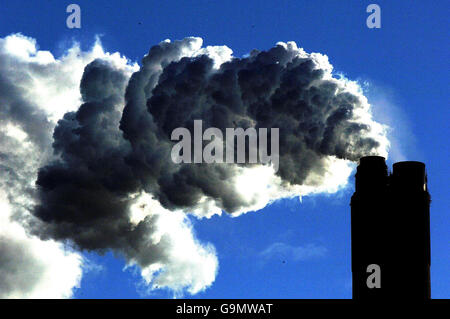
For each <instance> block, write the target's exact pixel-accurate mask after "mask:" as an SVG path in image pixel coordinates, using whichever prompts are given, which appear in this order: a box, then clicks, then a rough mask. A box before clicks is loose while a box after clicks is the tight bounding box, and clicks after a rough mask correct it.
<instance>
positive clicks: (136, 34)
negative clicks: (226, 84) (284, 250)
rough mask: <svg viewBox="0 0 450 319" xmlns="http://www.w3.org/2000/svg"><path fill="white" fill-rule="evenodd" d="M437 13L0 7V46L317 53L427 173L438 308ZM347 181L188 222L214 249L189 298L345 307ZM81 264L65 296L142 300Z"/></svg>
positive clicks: (443, 209) (267, 5) (344, 8)
mask: <svg viewBox="0 0 450 319" xmlns="http://www.w3.org/2000/svg"><path fill="white" fill-rule="evenodd" d="M70 3H77V4H79V5H80V6H81V10H82V28H81V29H80V30H76V29H72V30H71V29H68V28H66V26H65V20H66V18H67V14H66V13H65V9H66V6H67V5H68V4H70ZM370 3H377V4H379V5H380V7H381V18H382V28H381V29H377V30H374V29H368V28H367V27H366V24H365V21H366V17H367V16H368V14H367V13H366V7H367V5H368V4H370ZM449 14H450V4H449V2H448V1H406V0H405V1H381V0H378V1H376V2H375V1H361V0H350V1H335V0H320V1H300V0H296V1H256V0H247V1H227V0H224V1H212V0H208V1H206V0H201V1H187V0H185V1H171V0H164V1H113V0H96V1H86V0H85V1H81V0H78V1H75V0H74V1H60V0H45V1H25V0H15V1H10V0H8V1H2V3H1V4H0V36H1V37H4V36H6V35H8V34H10V33H14V32H21V33H23V34H24V35H27V36H31V37H33V38H36V39H37V41H38V43H39V45H40V48H41V49H44V50H50V51H52V52H54V53H56V54H58V53H59V54H61V53H62V51H61V50H62V49H61V48H63V47H65V45H64V44H65V43H68V42H70V41H71V40H72V39H76V40H78V41H80V42H81V43H82V45H83V46H84V47H85V48H88V47H89V46H91V45H92V43H93V41H94V37H95V35H96V34H101V35H102V42H103V45H104V47H105V48H106V49H107V50H108V51H109V52H115V51H119V52H121V53H122V54H124V55H126V56H127V57H128V58H130V59H131V60H135V61H139V62H140V59H141V58H142V56H143V55H144V54H145V53H147V52H148V49H149V48H150V46H152V45H153V44H156V43H158V42H160V41H161V40H164V39H166V38H170V39H172V40H174V39H182V38H184V37H186V36H200V37H202V38H203V39H204V44H205V45H227V46H228V47H230V48H232V49H233V51H234V55H235V56H242V55H243V54H245V53H248V52H249V51H250V50H252V49H254V48H258V49H268V48H270V47H271V46H273V45H274V44H275V43H276V42H278V41H291V40H292V41H295V42H296V43H297V44H298V46H300V47H303V48H304V49H305V51H307V52H321V53H324V54H327V55H328V56H329V58H330V62H331V63H332V64H333V65H334V67H335V70H336V71H338V72H342V73H344V74H345V75H346V76H347V77H348V78H350V79H353V80H355V79H358V80H361V81H368V82H369V83H371V84H372V86H371V89H370V90H369V91H368V93H367V95H368V97H369V102H372V103H373V104H374V108H375V109H374V112H375V115H376V116H379V117H380V118H382V117H383V116H384V117H385V116H386V113H387V114H391V113H390V110H389V108H388V109H387V110H386V109H383V110H382V109H381V106H380V109H377V104H376V102H380V101H381V100H383V101H385V102H386V101H387V102H388V103H387V104H392V105H394V106H395V111H394V109H393V111H392V114H391V119H390V120H389V121H390V122H391V123H390V124H391V125H392V126H393V127H394V128H396V135H397V143H398V145H397V146H398V147H400V148H402V151H403V153H404V155H405V156H406V157H407V158H408V159H409V160H419V161H424V162H425V163H426V165H427V171H428V180H429V189H430V192H431V196H432V205H431V236H432V237H431V239H432V262H431V276H432V278H431V279H432V296H433V297H434V298H448V297H450V276H449V275H448V274H449V270H450V269H449V265H450V245H449V244H450V234H449V229H450V220H449V214H448V213H449V211H448V208H449V197H448V179H449V169H448V159H449V148H448V136H449V134H450V130H449V125H448V123H449V112H448V109H449V104H448V102H449V94H448V84H449V83H448V72H449V69H450V68H449V61H450V59H449V44H448V43H449V42H448V39H449V31H448V16H449ZM139 23H140V24H139ZM383 114H384V115H383ZM393 114H394V115H395V117H394V116H392V115H393ZM397 116H398V118H400V119H401V121H397ZM392 117H394V118H393V119H392ZM400 122H401V123H400ZM390 163H392V162H390ZM352 183H353V181H351V183H350V184H349V187H348V188H347V189H346V190H344V191H341V192H339V193H338V194H335V195H331V196H324V195H320V196H314V197H305V198H304V199H303V203H301V204H300V203H299V202H298V200H297V199H296V200H283V201H280V202H278V203H276V204H273V205H271V206H269V207H266V208H265V209H263V210H262V211H260V212H257V213H250V214H246V215H245V216H242V217H240V218H234V219H232V218H229V217H226V216H222V217H218V216H216V217H213V218H212V219H210V220H193V223H194V225H195V229H196V232H197V236H198V238H199V239H200V240H201V241H203V242H205V241H209V242H212V243H213V244H214V245H215V247H216V249H217V252H218V257H219V262H220V269H219V273H218V276H217V278H216V281H215V283H214V284H213V286H212V287H210V288H209V289H207V290H206V291H204V292H202V293H199V294H198V295H196V296H194V298H230V297H232V298H351V271H350V207H349V202H350V196H351V194H352V191H353V190H352V189H353V185H352ZM275 242H283V243H285V244H286V245H290V246H293V247H297V246H305V245H315V246H317V247H322V248H324V249H325V251H324V252H323V253H322V254H318V255H317V256H313V257H311V258H306V259H305V260H302V259H301V258H300V260H298V259H297V260H296V259H295V258H294V257H293V255H288V256H283V257H280V258H272V259H270V260H262V259H261V257H260V256H259V254H260V252H261V251H263V250H264V249H265V248H267V247H268V246H270V245H271V244H273V243H275ZM87 256H88V257H89V258H90V259H91V260H92V261H93V262H95V263H97V264H100V265H103V270H101V271H91V272H88V273H87V274H85V276H84V277H83V280H82V285H81V288H80V289H78V290H77V291H76V293H75V297H80V298H87V297H94V298H139V297H142V296H141V295H140V294H139V293H138V291H139V289H136V283H137V282H138V277H137V275H134V274H133V273H132V272H131V271H125V272H124V271H123V270H122V268H123V266H124V263H123V261H122V260H121V259H117V258H115V257H114V256H113V255H112V254H107V255H106V256H98V255H95V254H88V255H87ZM283 261H285V263H283ZM170 296H171V295H170V294H169V293H168V292H156V293H154V294H152V295H150V296H146V297H150V298H152V297H170Z"/></svg>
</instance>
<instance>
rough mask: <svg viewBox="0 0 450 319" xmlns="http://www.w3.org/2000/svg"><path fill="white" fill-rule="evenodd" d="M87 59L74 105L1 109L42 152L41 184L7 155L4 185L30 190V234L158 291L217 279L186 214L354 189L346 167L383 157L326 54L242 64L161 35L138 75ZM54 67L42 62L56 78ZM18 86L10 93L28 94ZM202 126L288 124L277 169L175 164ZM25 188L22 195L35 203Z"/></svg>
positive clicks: (287, 46) (103, 58) (23, 104)
mask: <svg viewBox="0 0 450 319" xmlns="http://www.w3.org/2000/svg"><path fill="white" fill-rule="evenodd" d="M16 37H17V36H16ZM21 39H22V41H24V42H27V43H28V42H29V41H30V40H29V39H24V38H21ZM98 50H100V49H99V48H97V51H98ZM39 52H41V51H39ZM93 52H95V50H93ZM40 54H41V55H43V53H40ZM34 55H35V56H38V55H37V54H36V53H34ZM83 56H84V57H86V60H87V56H88V54H86V53H83ZM89 57H90V58H91V59H90V60H89V61H86V60H84V62H86V63H85V64H82V67H83V68H84V71H83V74H82V76H80V78H81V79H80V82H79V83H80V84H79V96H77V97H78V98H80V99H81V103H80V106H79V107H78V108H74V107H70V108H67V105H68V104H70V103H68V102H65V101H64V98H63V96H61V100H60V103H62V104H65V105H66V107H65V110H70V111H69V112H66V113H65V114H64V115H62V112H59V113H56V111H55V112H54V113H53V117H51V116H50V114H49V113H48V112H47V113H46V112H43V113H39V112H37V108H36V107H35V106H33V105H29V102H28V101H21V100H20V99H18V98H17V100H15V101H14V103H16V104H20V106H17V107H15V106H14V105H15V104H14V105H13V104H12V102H11V103H9V104H6V107H4V106H3V104H2V105H0V114H2V115H3V114H5V118H6V119H7V123H13V124H14V125H15V127H18V130H20V133H21V134H22V135H23V140H22V141H21V143H22V144H24V143H30V145H33V146H34V147H37V148H41V149H43V150H45V153H44V152H42V153H43V154H46V155H45V156H41V158H40V159H39V161H38V162H36V163H39V165H40V166H41V167H40V168H39V169H38V168H37V166H36V167H33V168H32V169H31V171H30V173H29V174H28V175H27V176H34V177H35V178H34V180H35V185H32V184H31V183H29V181H28V182H27V183H28V184H27V183H25V182H24V181H21V180H19V177H17V178H15V177H12V176H14V174H16V171H17V168H16V167H14V165H13V164H11V163H12V162H14V161H11V163H10V162H9V160H8V159H9V155H6V157H5V155H4V153H0V160H1V161H2V163H4V162H5V161H6V163H9V164H8V165H7V166H6V170H5V171H8V172H9V173H8V174H9V175H8V176H9V177H7V178H3V176H2V179H3V183H8V185H9V184H11V185H16V184H17V185H21V188H20V190H17V192H16V193H15V194H10V196H9V197H10V198H11V199H10V202H11V203H12V204H13V205H14V206H15V207H20V208H21V209H17V211H20V212H22V213H17V216H18V217H16V219H17V220H19V221H20V222H21V223H22V224H24V225H26V229H27V230H29V232H30V233H31V234H32V235H30V236H38V237H39V238H41V239H42V240H56V241H64V242H69V243H73V244H74V245H75V247H76V248H78V249H81V250H93V251H97V252H106V251H108V250H113V251H115V252H117V253H120V254H121V255H123V256H125V258H126V259H127V261H128V264H129V265H136V266H138V267H140V269H141V274H142V276H143V278H144V279H145V281H146V282H147V284H148V285H149V286H150V288H152V289H156V288H170V289H172V290H173V291H175V292H177V293H181V292H183V291H184V290H187V291H188V292H190V293H196V292H198V291H201V290H203V289H205V288H206V287H208V286H209V285H211V284H212V282H213V281H214V279H215V275H216V273H217V270H218V261H217V257H216V252H215V250H214V247H213V246H212V245H211V244H202V243H200V242H199V241H198V240H197V239H196V238H195V236H194V233H193V230H192V226H191V225H190V223H189V219H187V214H193V215H194V216H196V217H198V218H202V217H210V216H211V215H213V214H221V213H222V212H226V213H230V214H233V216H238V215H239V214H242V213H245V212H249V211H253V210H258V209H261V208H263V207H264V206H266V205H267V204H268V203H270V202H271V201H273V200H276V199H279V198H283V197H293V196H302V195H307V194H311V193H318V192H335V191H337V190H338V189H339V188H340V187H343V186H345V185H346V183H347V179H348V177H349V174H350V173H351V170H352V166H351V161H355V160H357V159H358V158H359V157H361V156H364V155H369V154H381V155H385V153H386V151H387V147H388V142H387V139H386V137H385V134H384V128H383V126H382V125H380V124H379V123H376V122H374V121H373V120H372V118H371V114H370V105H369V104H368V102H367V99H366V98H365V97H364V96H363V94H362V93H361V90H360V89H359V86H358V85H357V84H356V83H355V82H351V81H349V80H346V79H344V78H335V77H333V74H332V66H331V65H330V64H329V62H328V59H327V57H326V56H324V55H321V54H318V53H312V54H308V53H306V52H305V51H303V50H302V49H299V48H297V46H296V44H295V43H293V42H288V43H278V44H277V45H276V46H275V47H274V48H272V49H270V50H268V51H256V50H255V51H252V52H251V53H250V54H249V55H248V56H246V57H243V58H235V57H233V56H232V51H231V50H230V49H229V48H227V47H225V46H214V47H206V48H204V47H202V40H201V39H199V38H186V39H184V40H181V41H175V42H170V41H168V40H166V41H164V42H161V43H160V44H158V45H156V46H154V47H152V48H151V49H150V51H149V53H148V54H147V55H146V56H145V57H144V58H143V60H142V66H141V67H140V68H139V70H136V67H133V66H131V65H129V64H127V61H126V60H124V59H123V58H120V57H119V56H115V55H109V54H105V53H103V51H101V54H94V53H90V55H89ZM15 58H16V59H19V58H18V57H15ZM57 62H59V64H64V61H57ZM52 63H53V62H49V63H47V64H45V63H38V65H37V66H33V67H35V68H37V69H38V68H41V69H42V72H43V73H46V74H49V76H50V74H52V73H51V72H52V68H54V66H53V64H55V63H53V64H52ZM132 71H135V72H134V73H133V74H132V75H131V73H132ZM54 73H55V72H53V74H54ZM0 74H1V73H0ZM7 74H14V73H13V71H12V70H9V73H7ZM58 74H59V73H58ZM130 75H131V76H130ZM52 76H55V75H52ZM61 76H62V75H61ZM45 79H46V77H44V76H43V79H42V82H43V81H44V80H45ZM4 82H5V81H4V80H1V83H0V96H1V97H3V96H6V97H8V96H9V95H10V94H13V93H14V92H15V91H14V90H12V89H10V88H9V87H8V85H11V83H13V82H14V81H12V80H9V82H6V84H4ZM41 85H43V84H41ZM71 88H72V89H73V86H72V87H71ZM15 89H16V90H17V93H15V95H14V96H17V97H20V98H22V99H23V97H24V96H26V95H25V94H22V93H21V91H20V87H17V88H15ZM11 92H13V93H11ZM77 92H78V91H77ZM61 108H63V106H61ZM58 110H60V109H58ZM55 114H57V115H60V116H59V117H58V116H57V115H55ZM56 119H59V121H58V122H57V124H56V125H55V123H54V120H56ZM194 120H202V121H203V127H204V128H208V127H216V128H219V129H221V130H222V131H225V129H226V128H238V127H241V128H244V129H245V128H249V127H253V128H256V129H258V128H269V129H270V128H279V156H280V157H279V169H278V170H275V169H274V168H273V166H271V165H262V164H252V165H248V164H228V163H213V164H206V163H202V164H188V163H180V164H176V163H174V162H173V161H172V159H171V150H172V147H173V145H174V144H175V143H176V141H172V140H171V133H172V131H173V130H174V129H175V128H177V127H186V128H188V129H191V130H192V128H193V123H194ZM8 125H9V124H8ZM53 128H54V130H53ZM52 133H53V136H51V134H52ZM49 141H52V144H51V146H50V143H51V142H49ZM2 145H3V142H2ZM51 150H52V151H53V154H51V153H50V151H51ZM47 152H48V153H47ZM22 160H25V161H26V159H22ZM5 185H6V184H5ZM24 185H27V187H26V188H25V187H24ZM5 187H6V186H5ZM2 188H3V186H2ZM18 193H21V194H26V196H25V197H26V198H27V204H26V205H24V204H23V203H19V201H18V200H16V199H15V198H19V197H20V196H18V195H17V194H18ZM24 212H26V213H24ZM33 238H34V237H33ZM0 253H1V251H0ZM0 288H1V287H0Z"/></svg>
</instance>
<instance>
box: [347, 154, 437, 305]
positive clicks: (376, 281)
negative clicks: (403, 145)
mask: <svg viewBox="0 0 450 319" xmlns="http://www.w3.org/2000/svg"><path fill="white" fill-rule="evenodd" d="M393 167H394V169H393V172H392V174H390V175H389V174H388V170H387V166H386V163H385V159H384V158H383V157H380V156H367V157H363V158H361V159H360V162H359V165H358V168H357V172H356V180H355V193H354V194H353V196H352V200H351V234H352V276H353V299H357V300H371V299H386V300H387V299H392V300H398V299H404V298H408V299H429V298H430V221H429V220H430V196H429V194H428V190H427V179H426V172H425V165H424V164H423V163H420V162H399V163H395V164H394V166H393Z"/></svg>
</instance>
